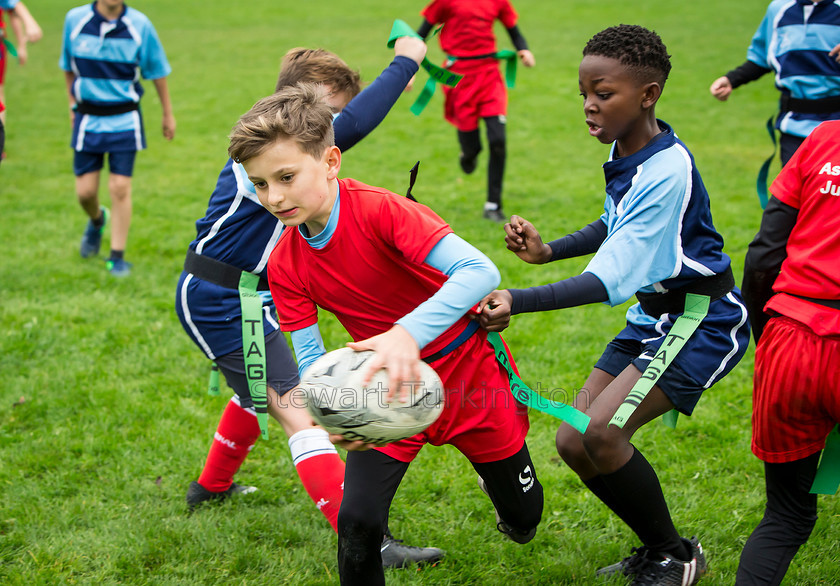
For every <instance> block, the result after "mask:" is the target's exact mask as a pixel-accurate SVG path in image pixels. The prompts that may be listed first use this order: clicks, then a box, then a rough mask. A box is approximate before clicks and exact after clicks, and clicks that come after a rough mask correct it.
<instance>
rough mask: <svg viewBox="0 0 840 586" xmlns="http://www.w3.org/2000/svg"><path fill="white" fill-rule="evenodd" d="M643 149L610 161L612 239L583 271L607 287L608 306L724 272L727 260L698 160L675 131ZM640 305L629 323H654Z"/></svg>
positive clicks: (607, 206) (607, 215)
mask: <svg viewBox="0 0 840 586" xmlns="http://www.w3.org/2000/svg"><path fill="white" fill-rule="evenodd" d="M658 122H659V126H660V128H661V129H662V131H663V132H662V134H660V135H659V136H658V137H657V138H656V139H654V140H653V141H651V142H650V143H648V145H647V146H645V147H644V148H643V149H641V150H640V151H638V152H636V153H634V154H632V155H630V156H628V157H622V158H618V159H615V158H614V155H615V145H613V148H612V151H611V153H610V160H609V161H607V162H606V163H604V175H605V176H606V183H607V188H606V189H607V197H606V201H605V203H604V213H603V215H602V216H601V220H602V221H603V222H604V223H605V224H606V226H607V237H606V239H605V240H604V242H603V243H602V244H601V246H600V248H599V249H598V251H597V252H596V253H595V256H594V257H593V258H592V260H591V261H590V262H589V265H588V266H587V267H586V269H585V271H586V272H590V273H593V274H594V275H595V276H596V277H598V279H600V281H601V282H602V283H603V284H604V287H605V288H606V289H607V293H608V295H609V303H610V305H619V304H621V303H624V302H625V301H627V300H628V299H630V298H631V297H632V296H633V295H634V294H635V293H636V292H637V291H641V292H643V293H653V292H657V291H660V292H661V291H664V290H668V289H674V288H677V287H680V286H683V285H686V284H688V283H690V282H692V281H694V280H695V279H697V278H698V277H707V276H710V275H716V274H719V273H722V272H724V271H726V269H727V268H728V267H729V264H730V260H729V257H728V256H726V255H725V254H724V253H723V238H722V237H721V236H720V234H718V232H717V231H716V230H715V227H714V225H713V224H712V215H711V210H710V207H709V195H708V193H707V192H706V188H705V186H704V185H703V181H702V179H701V178H700V174H699V173H698V171H697V169H696V167H695V166H694V158H693V157H692V156H691V153H690V152H689V151H688V149H687V148H686V146H685V145H684V144H683V143H682V142H681V141H680V140H679V139H678V138H677V137H676V135H675V134H674V131H673V130H672V129H671V127H670V126H668V125H667V124H665V123H664V122H662V121H658ZM651 319H652V318H651V317H650V316H647V315H645V314H644V313H643V312H642V311H641V309H640V308H639V307H638V306H633V307H631V308H630V310H629V311H628V313H627V320H628V321H630V322H631V323H638V324H640V325H641V324H646V323H650V321H651Z"/></svg>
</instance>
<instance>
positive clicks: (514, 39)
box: [507, 25, 528, 51]
mask: <svg viewBox="0 0 840 586" xmlns="http://www.w3.org/2000/svg"><path fill="white" fill-rule="evenodd" d="M507 32H508V34H509V35H510V42H511V43H513V46H514V47H516V50H517V51H526V50H527V49H528V41H526V40H525V37H523V36H522V33H521V32H519V27H518V26H516V25H513V26H512V27H510V28H509V29H507Z"/></svg>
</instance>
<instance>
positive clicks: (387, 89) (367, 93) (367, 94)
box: [333, 55, 419, 151]
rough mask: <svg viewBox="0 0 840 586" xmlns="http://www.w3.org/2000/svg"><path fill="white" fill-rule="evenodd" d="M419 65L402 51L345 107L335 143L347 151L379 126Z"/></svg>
mask: <svg viewBox="0 0 840 586" xmlns="http://www.w3.org/2000/svg"><path fill="white" fill-rule="evenodd" d="M417 69H419V66H418V65H417V63H416V62H415V61H414V60H413V59H409V58H408V57H403V56H402V55H398V56H396V57H394V60H393V61H391V64H390V65H389V66H388V67H387V68H386V69H385V70H384V71H383V72H382V73H381V74H379V77H377V78H376V79H375V80H373V83H371V84H370V85H369V86H368V87H366V88H365V89H364V91H362V92H361V93H360V94H359V95H358V96H356V97H355V98H353V99H352V100H350V103H349V104H347V106H346V107H345V108H344V109H343V110H342V111H341V114H339V115H338V118H336V119H335V122H334V123H333V128H334V129H335V144H336V146H337V147H338V148H339V149H341V150H342V151H346V150H347V149H349V148H350V147H352V146H353V145H355V144H356V143H357V142H359V141H360V140H362V139H363V138H364V137H366V136H367V135H368V134H370V133H371V132H372V131H373V129H374V128H376V127H377V126H378V125H379V123H380V122H382V120H383V119H384V118H385V115H386V114H388V112H389V111H390V110H391V108H392V107H393V105H394V104H395V103H396V101H397V99H398V98H399V97H400V94H401V93H402V91H403V90H404V89H405V86H406V85H407V84H408V82H409V81H410V80H411V77H412V76H413V75H414V74H415V73H417Z"/></svg>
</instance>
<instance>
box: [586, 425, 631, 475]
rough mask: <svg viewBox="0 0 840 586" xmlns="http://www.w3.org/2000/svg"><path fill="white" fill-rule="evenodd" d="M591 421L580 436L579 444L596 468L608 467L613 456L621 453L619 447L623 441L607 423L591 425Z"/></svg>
mask: <svg viewBox="0 0 840 586" xmlns="http://www.w3.org/2000/svg"><path fill="white" fill-rule="evenodd" d="M594 423H595V422H594V421H592V422H591V423H590V425H589V427H588V428H587V430H586V433H585V434H584V435H583V436H582V437H581V445H582V446H583V450H584V452H585V454H586V456H587V458H589V460H590V461H591V462H592V463H593V464H595V466H596V467H597V468H603V467H605V466H606V467H610V464H611V462H612V461H613V459H614V458H616V457H619V456H620V454H621V453H622V450H621V449H620V448H621V446H622V445H623V443H624V442H622V441H619V440H620V438H619V437H618V436H616V434H615V433H614V432H611V431H610V429H609V427H608V426H607V425H593V424H594Z"/></svg>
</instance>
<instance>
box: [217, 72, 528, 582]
mask: <svg viewBox="0 0 840 586" xmlns="http://www.w3.org/2000/svg"><path fill="white" fill-rule="evenodd" d="M229 153H230V156H231V158H233V160H235V161H238V162H241V163H242V165H243V166H244V167H245V170H246V171H247V172H248V177H249V179H250V180H251V181H252V182H253V184H254V186H255V188H256V192H257V196H258V198H259V200H260V202H261V203H262V205H263V206H265V208H266V209H267V210H269V211H270V212H271V213H273V214H274V215H275V216H277V217H278V218H279V219H280V220H281V221H282V222H283V224H284V225H285V226H286V229H285V230H284V231H283V234H282V235H281V236H280V239H279V241H278V243H277V246H276V247H275V249H274V251H273V252H272V254H271V257H270V258H269V261H268V281H269V286H270V288H271V293H272V296H274V298H275V299H278V300H282V302H281V303H278V304H277V306H278V308H277V309H278V318H279V319H278V321H279V322H280V325H281V328H282V329H283V330H286V331H290V332H291V338H292V343H293V345H294V349H295V354H296V355H297V359H298V363H299V366H300V367H301V369H303V368H305V367H306V366H307V365H308V364H311V363H312V362H313V361H314V360H315V359H317V358H318V357H319V356H320V355H322V354H323V353H324V351H325V349H324V347H323V344H322V343H321V340H320V335H319V333H318V325H317V319H318V314H317V312H318V308H319V307H320V308H323V309H326V310H327V311H330V312H332V313H333V314H335V316H336V317H337V318H338V320H339V321H340V322H341V324H342V325H343V326H344V327H345V328H346V330H347V332H348V333H349V334H350V336H351V337H352V338H353V340H354V342H353V343H351V344H350V347H351V348H353V349H354V350H374V351H376V352H377V356H376V357H375V358H374V359H371V360H369V361H368V362H367V366H366V368H367V371H366V377H367V380H369V379H370V377H371V375H372V373H373V372H375V371H376V370H378V369H379V368H382V367H384V368H386V369H387V370H388V373H389V385H388V388H389V389H390V390H389V397H387V398H386V400H388V399H393V398H394V395H395V394H396V390H397V389H400V388H401V386H402V385H403V383H404V382H405V384H406V386H410V382H409V381H417V380H420V377H419V372H418V370H419V369H418V365H419V359H420V358H421V357H422V358H423V359H424V360H425V361H426V362H428V363H429V364H430V365H431V366H432V367H433V368H434V369H435V370H436V371H437V372H438V374H439V375H440V377H441V380H442V381H443V383H444V387H445V388H446V407H445V409H444V411H443V414H442V415H441V416H440V418H439V419H438V420H437V421H436V422H435V423H434V424H433V425H432V426H431V427H429V428H428V429H427V430H425V431H424V432H422V433H420V434H417V435H415V436H413V437H411V438H408V439H406V440H402V441H399V442H395V443H392V444H389V445H387V446H385V447H382V448H377V449H374V450H358V451H355V450H357V449H358V448H364V447H369V446H361V445H359V442H356V443H345V444H344V445H345V446H346V447H348V448H350V449H353V450H354V451H351V452H349V453H348V456H347V466H346V471H345V485H344V490H345V492H344V499H343V501H342V504H341V510H340V512H339V516H338V563H339V573H340V576H341V582H342V584H364V585H365V586H369V585H371V584H384V580H385V578H384V573H383V570H382V565H381V561H380V543H381V540H382V531H383V526H384V523H385V522H386V520H387V515H388V508H389V506H390V503H391V500H392V498H393V496H394V493H395V492H396V490H397V487H398V486H399V483H400V481H401V479H402V477H403V475H404V474H405V472H406V470H407V469H408V466H409V463H410V462H411V461H412V460H413V459H414V457H415V456H416V454H417V453H418V452H419V450H420V448H422V446H423V445H424V444H426V443H431V444H433V445H442V444H445V443H449V444H452V445H454V446H455V447H457V448H458V449H459V450H460V451H461V452H462V453H464V455H466V456H467V458H468V459H469V460H470V462H471V463H472V464H473V467H474V468H475V469H476V471H477V472H478V474H479V476H480V477H481V478H482V480H483V484H484V486H486V489H487V492H488V494H489V495H490V498H491V500H492V501H493V504H494V506H495V507H496V511H497V515H498V520H497V528H498V529H499V531H501V532H503V533H505V534H506V535H507V536H508V537H510V538H511V539H513V540H514V541H517V542H519V543H526V542H527V541H529V540H530V539H532V538H533V536H534V533H535V532H536V526H537V524H538V523H539V520H540V517H541V515H542V506H543V491H542V486H541V485H540V484H539V482H538V481H537V478H536V474H535V472H534V465H533V463H532V462H531V457H530V454H529V453H528V448H527V446H526V445H525V435H526V434H527V431H528V416H527V410H526V409H525V408H524V407H523V406H522V405H519V404H517V403H516V402H515V401H514V400H513V397H512V395H511V394H510V387H509V383H508V378H507V374H506V373H505V372H504V370H503V369H502V367H501V366H500V365H499V364H498V363H497V362H496V359H495V356H494V353H493V349H492V347H491V346H490V344H489V343H488V342H487V336H486V332H485V331H484V330H481V329H479V328H478V327H477V324H476V322H474V321H471V320H469V319H468V318H467V317H466V314H467V313H468V312H469V311H470V310H471V308H472V307H473V306H474V305H475V304H476V303H477V302H478V301H479V300H480V299H481V298H482V297H483V295H485V294H486V293H487V292H489V291H490V290H492V289H493V287H494V286H495V284H497V283H498V282H499V273H498V270H497V269H496V267H495V266H494V265H493V264H492V262H491V261H490V260H489V259H488V258H487V257H486V256H485V255H483V254H482V253H481V252H479V251H478V250H476V249H475V248H474V247H472V246H471V245H469V244H468V243H466V242H465V241H463V240H461V239H460V238H458V237H457V236H456V235H455V234H454V233H453V232H452V229H451V228H450V227H449V226H448V225H447V224H446V223H445V222H444V221H443V220H441V219H440V218H439V217H438V216H437V215H436V214H435V213H434V212H432V211H431V210H430V209H428V208H427V207H425V206H423V205H421V204H418V203H416V202H413V201H411V200H408V199H406V198H404V197H402V196H399V195H396V194H393V193H390V192H388V191H386V190H384V189H380V188H377V187H370V186H368V185H364V184H362V183H359V182H358V181H355V180H352V179H341V180H339V179H338V172H339V169H340V168H341V151H340V150H339V149H338V148H337V147H336V146H334V144H333V129H332V115H331V112H330V110H329V108H328V107H327V106H326V105H325V104H323V102H322V100H321V98H320V96H319V94H318V90H317V88H314V87H312V86H309V85H305V84H301V85H298V86H296V87H295V88H288V89H286V90H283V91H281V92H278V93H276V94H274V95H273V96H270V97H268V98H264V99H263V100H260V101H259V102H257V104H255V105H254V107H253V108H252V109H251V110H250V111H248V112H247V113H246V114H244V115H243V116H242V117H241V118H240V120H239V122H238V123H237V124H236V126H235V127H234V129H233V132H232V134H231V143H230V148H229ZM405 393H406V389H405V388H402V390H400V391H399V394H400V395H403V394H405ZM334 439H335V441H336V442H341V439H342V438H340V437H335V438H334Z"/></svg>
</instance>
